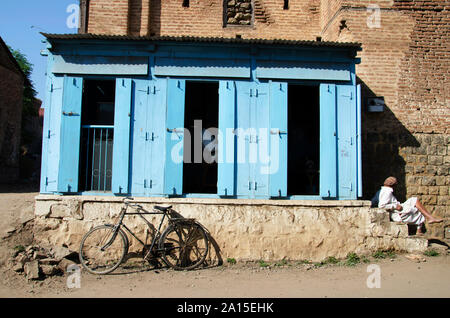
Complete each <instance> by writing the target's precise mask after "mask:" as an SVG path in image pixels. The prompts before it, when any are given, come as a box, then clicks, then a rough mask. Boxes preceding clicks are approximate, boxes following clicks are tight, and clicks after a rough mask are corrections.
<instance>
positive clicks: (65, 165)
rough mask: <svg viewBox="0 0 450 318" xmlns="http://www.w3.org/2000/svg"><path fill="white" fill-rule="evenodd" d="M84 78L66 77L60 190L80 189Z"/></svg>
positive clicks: (62, 115)
mask: <svg viewBox="0 0 450 318" xmlns="http://www.w3.org/2000/svg"><path fill="white" fill-rule="evenodd" d="M82 96H83V78H80V77H65V78H64V87H63V104H62V114H61V144H60V156H59V171H58V192H61V193H70V192H77V191H78V170H79V159H80V133H81V101H82Z"/></svg>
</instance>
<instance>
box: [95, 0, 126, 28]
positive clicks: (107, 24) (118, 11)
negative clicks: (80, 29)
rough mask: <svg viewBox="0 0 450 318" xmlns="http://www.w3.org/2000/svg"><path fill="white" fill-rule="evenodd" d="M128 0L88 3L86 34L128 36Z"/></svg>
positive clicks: (99, 0)
mask: <svg viewBox="0 0 450 318" xmlns="http://www.w3.org/2000/svg"><path fill="white" fill-rule="evenodd" d="M128 16H129V0H114V1H109V0H91V1H89V13H88V27H87V32H88V33H96V34H117V35H127V34H128Z"/></svg>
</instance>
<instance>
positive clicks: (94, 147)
mask: <svg viewBox="0 0 450 318" xmlns="http://www.w3.org/2000/svg"><path fill="white" fill-rule="evenodd" d="M81 141H82V152H83V154H82V157H81V158H82V160H83V162H82V168H81V178H80V180H82V182H84V191H103V192H109V191H111V180H112V155H113V142H114V126H99V125H83V126H82V135H81Z"/></svg>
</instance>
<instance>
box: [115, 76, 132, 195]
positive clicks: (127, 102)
mask: <svg viewBox="0 0 450 318" xmlns="http://www.w3.org/2000/svg"><path fill="white" fill-rule="evenodd" d="M132 84H133V83H132V80H131V79H121V78H118V79H117V80H116V98H115V106H114V146H113V162H112V165H113V167H112V192H113V193H116V194H127V193H129V188H128V183H129V167H130V118H131V94H132Z"/></svg>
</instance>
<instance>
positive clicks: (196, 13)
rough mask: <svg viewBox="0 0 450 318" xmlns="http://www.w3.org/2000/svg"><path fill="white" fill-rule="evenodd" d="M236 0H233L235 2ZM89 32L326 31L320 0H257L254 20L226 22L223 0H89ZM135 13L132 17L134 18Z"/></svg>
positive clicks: (299, 35)
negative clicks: (286, 1)
mask: <svg viewBox="0 0 450 318" xmlns="http://www.w3.org/2000/svg"><path fill="white" fill-rule="evenodd" d="M233 1H235V0H229V1H228V2H233ZM89 3H90V4H89V15H88V16H89V18H88V28H87V29H88V33H97V34H118V35H126V34H128V35H148V34H152V35H165V36H181V35H190V36H221V37H235V36H236V34H239V35H241V36H242V37H246V38H285V39H298V40H300V39H301V40H305V39H307V40H314V39H315V38H316V36H318V35H319V33H320V25H319V21H320V2H318V1H316V0H301V1H298V0H297V1H292V0H291V1H290V5H289V9H288V10H284V9H283V1H278V0H252V1H251V4H252V8H253V12H254V18H253V24H252V25H250V26H248V25H243V26H237V25H230V26H227V27H224V5H225V6H227V5H228V3H225V4H224V1H223V0H190V2H189V7H183V6H182V3H183V1H180V0H117V1H114V2H111V1H107V0H91V1H89ZM128 17H129V18H128Z"/></svg>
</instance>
